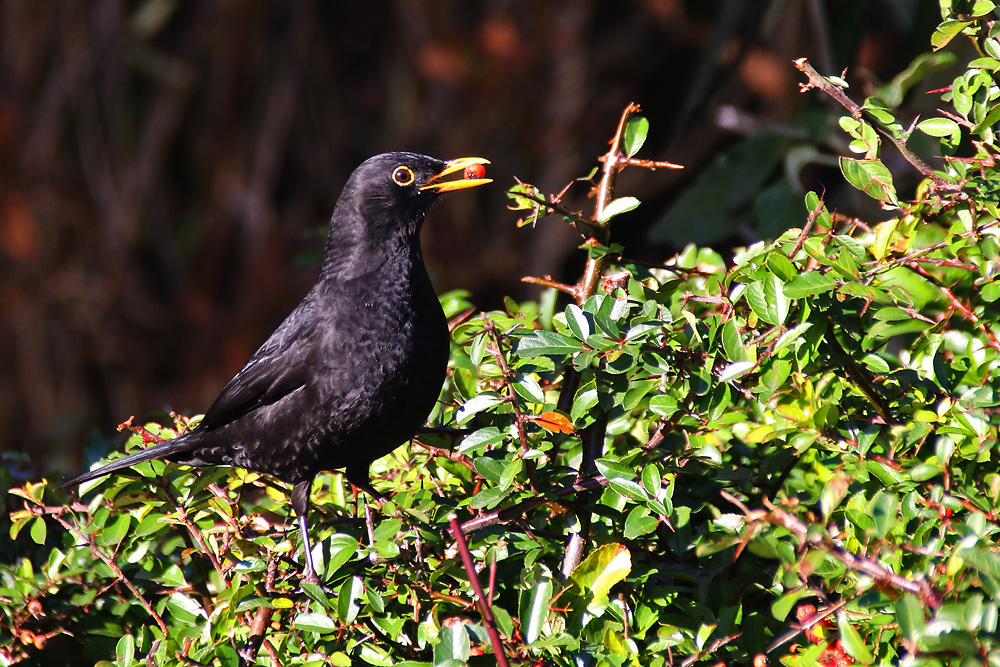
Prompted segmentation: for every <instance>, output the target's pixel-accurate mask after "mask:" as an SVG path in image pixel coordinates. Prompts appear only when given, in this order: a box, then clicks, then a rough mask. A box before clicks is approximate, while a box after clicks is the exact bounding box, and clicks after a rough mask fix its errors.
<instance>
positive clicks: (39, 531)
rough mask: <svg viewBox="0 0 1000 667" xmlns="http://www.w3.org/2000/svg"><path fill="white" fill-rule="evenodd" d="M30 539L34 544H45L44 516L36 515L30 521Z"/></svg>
mask: <svg viewBox="0 0 1000 667" xmlns="http://www.w3.org/2000/svg"><path fill="white" fill-rule="evenodd" d="M30 534H31V539H32V541H33V542H34V543H35V544H45V537H46V535H47V534H48V530H47V528H46V526H45V517H42V516H37V517H35V520H34V521H32V522H31V533H30Z"/></svg>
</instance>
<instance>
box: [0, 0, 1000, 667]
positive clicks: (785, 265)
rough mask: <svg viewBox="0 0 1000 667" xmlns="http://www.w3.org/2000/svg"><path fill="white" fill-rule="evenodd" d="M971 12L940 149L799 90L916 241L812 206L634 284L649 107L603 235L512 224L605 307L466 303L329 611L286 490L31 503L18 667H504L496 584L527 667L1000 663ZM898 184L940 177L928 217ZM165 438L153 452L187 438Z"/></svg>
mask: <svg viewBox="0 0 1000 667" xmlns="http://www.w3.org/2000/svg"><path fill="white" fill-rule="evenodd" d="M943 5H944V9H945V12H944V19H945V20H944V23H942V25H941V27H940V28H939V30H938V32H937V33H936V34H935V40H934V46H935V48H945V47H946V46H948V42H949V41H954V40H955V38H956V37H957V36H958V35H959V34H964V35H965V37H966V38H967V39H969V40H970V41H971V42H972V43H974V44H975V45H976V46H977V47H978V48H979V49H980V50H981V52H982V56H981V57H979V58H977V59H976V60H973V61H972V62H970V63H968V65H967V69H965V70H964V71H962V72H960V73H959V74H958V76H957V77H956V78H955V81H954V83H953V85H952V86H951V87H950V88H949V89H948V90H946V91H944V92H943V94H942V104H943V105H945V106H946V107H948V110H947V112H942V115H941V116H940V117H936V118H928V119H923V120H921V121H919V122H918V123H916V124H915V125H911V124H910V123H909V120H910V119H906V120H903V117H902V114H903V113H904V112H903V111H901V110H897V108H896V107H897V106H898V104H899V100H895V104H893V105H890V104H888V103H887V102H885V101H884V100H881V99H873V98H870V99H868V100H866V101H865V102H864V103H863V104H856V103H854V102H853V101H852V100H851V98H850V97H849V94H850V92H851V91H850V89H849V88H846V89H845V88H844V82H843V81H842V80H840V79H837V78H828V77H822V76H820V75H819V74H817V73H815V71H814V70H812V69H811V67H809V66H808V63H805V62H804V61H800V62H799V63H797V64H798V66H799V67H800V69H801V70H802V71H803V72H805V73H806V75H807V76H808V80H809V84H810V85H811V86H812V87H815V88H817V89H819V90H820V91H822V92H823V93H825V94H827V95H829V96H830V97H832V98H833V99H835V100H836V101H837V102H839V103H841V104H842V105H844V106H845V108H846V109H848V110H849V112H850V115H849V116H847V117H845V118H844V119H843V120H841V122H840V123H839V126H840V128H842V130H843V131H845V132H847V134H848V135H849V136H850V137H851V140H852V143H851V147H850V148H851V150H852V151H854V152H855V153H856V154H857V155H861V157H847V156H842V157H841V160H840V165H841V168H842V170H843V174H844V176H845V178H846V179H847V181H848V182H850V183H851V184H852V185H854V186H855V187H857V188H858V189H859V191H862V192H865V193H867V194H868V195H869V196H871V197H872V198H874V199H876V200H878V201H879V202H880V203H881V204H882V205H883V206H884V207H885V210H886V211H887V212H888V217H887V218H886V219H884V220H881V221H869V222H866V221H863V220H860V219H856V218H849V217H847V216H844V215H841V214H839V213H837V212H836V211H831V210H829V208H828V207H827V205H826V203H825V202H824V201H823V199H822V197H821V196H820V195H819V194H817V193H814V192H809V193H807V194H806V195H805V197H804V200H805V206H804V208H803V209H802V210H801V217H802V219H803V220H804V223H803V224H802V226H801V228H797V229H792V230H789V231H787V232H785V233H783V234H781V235H780V236H778V238H777V239H776V240H774V241H771V242H759V243H756V244H754V245H752V246H750V247H748V248H746V249H744V250H742V251H740V252H739V253H737V254H736V255H735V256H734V257H733V258H732V260H731V261H726V260H725V259H723V258H722V257H721V256H720V255H718V254H717V253H715V252H713V251H712V250H709V249H705V248H697V247H693V246H692V247H688V248H686V249H685V250H684V251H683V252H682V253H680V254H679V255H678V256H677V257H675V258H673V259H672V260H670V261H668V262H665V263H663V264H662V265H657V266H653V267H651V266H647V265H645V264H642V263H639V262H634V261H630V260H629V259H628V258H627V257H622V256H621V252H622V249H621V248H620V247H617V246H615V245H614V244H613V243H612V242H611V234H610V229H611V228H612V226H613V225H614V223H615V217H616V216H617V215H620V214H622V213H624V212H626V211H627V210H630V209H631V208H634V207H635V206H638V205H639V202H638V200H636V199H634V198H631V197H619V198H615V197H614V182H615V176H616V175H617V174H618V173H619V172H620V171H621V170H622V169H625V168H637V167H639V168H641V167H654V166H655V167H662V166H665V165H664V164H663V163H651V162H647V161H644V160H640V159H638V158H636V157H634V156H635V155H636V154H637V152H638V151H639V149H640V147H641V145H642V141H643V139H644V138H645V135H646V132H647V130H648V123H647V122H646V120H645V119H643V118H642V117H641V116H638V115H637V114H636V111H637V109H635V108H633V107H630V108H629V109H627V110H626V113H625V114H623V117H622V123H621V125H620V127H619V128H618V130H617V132H616V134H615V138H614V141H613V145H612V148H611V150H610V151H609V153H608V154H607V155H606V156H604V158H602V167H601V170H600V178H599V181H598V182H597V183H596V185H595V186H594V188H595V190H596V194H597V198H596V201H597V205H596V207H595V210H594V211H593V213H592V214H591V213H588V214H585V213H582V212H579V211H575V210H573V209H572V208H571V207H569V206H568V205H567V204H566V203H565V201H564V195H565V194H566V193H561V194H560V195H559V196H546V195H544V194H542V193H541V191H539V190H538V189H537V188H535V187H534V186H532V185H530V184H524V183H522V184H519V185H518V186H516V187H515V188H513V189H512V190H511V193H510V194H511V201H512V203H511V207H512V208H514V209H515V210H517V211H519V212H521V213H522V214H523V216H524V217H523V218H522V222H523V223H524V224H529V223H530V224H536V223H538V224H549V221H542V218H544V217H545V216H546V215H548V214H552V213H555V214H558V215H559V216H561V217H562V218H563V219H564V220H565V221H566V222H567V223H568V224H573V225H575V226H577V227H578V228H579V229H580V230H581V232H582V234H583V236H584V238H585V242H584V244H583V248H584V249H585V251H586V252H587V256H588V263H587V268H586V271H585V274H584V276H583V277H582V278H581V280H580V282H579V283H578V284H576V285H562V284H558V283H555V282H554V281H552V280H550V279H547V278H534V279H532V280H533V281H534V282H536V283H540V284H543V285H547V286H549V288H550V290H551V292H550V293H549V294H548V295H547V296H546V297H545V298H543V299H541V300H540V302H538V303H530V302H529V303H514V302H508V303H507V307H506V309H505V310H504V311H496V312H489V313H481V314H478V315H475V316H471V317H470V316H468V315H467V313H468V312H469V308H470V304H469V303H468V302H467V297H466V295H463V294H461V293H452V294H449V295H446V296H445V297H444V299H443V301H444V303H445V306H446V310H447V311H448V312H449V315H460V314H465V319H464V320H462V319H461V317H458V318H457V319H456V321H457V324H456V326H455V327H454V330H453V341H454V343H453V350H452V357H451V363H450V372H449V377H448V381H447V384H446V386H445V387H444V390H443V393H442V399H441V402H440V405H439V408H438V409H437V410H436V412H435V414H434V415H432V422H433V423H434V424H438V425H441V426H443V427H446V428H439V429H436V430H434V431H433V432H430V433H427V434H424V435H421V436H420V438H419V443H417V444H414V445H413V446H410V447H406V448H401V449H400V450H397V451H396V452H395V453H393V454H392V455H390V456H389V457H386V458H385V459H382V460H381V461H380V462H378V463H377V464H376V466H374V467H373V470H374V472H375V478H376V479H375V484H376V486H377V487H379V488H381V489H382V490H383V491H384V492H386V493H388V494H390V496H391V500H390V501H389V502H388V503H386V504H385V505H383V506H382V507H381V508H373V507H370V506H368V504H367V500H366V498H365V497H364V496H363V495H362V496H357V497H355V496H351V495H348V494H347V493H345V486H344V483H343V480H342V479H341V477H340V475H339V474H331V475H327V476H325V477H323V478H321V479H320V480H318V482H317V485H316V486H315V487H314V489H313V500H314V510H313V511H314V512H315V515H314V521H313V525H314V526H315V527H316V535H314V536H313V538H314V543H315V545H316V546H315V553H314V557H315V559H316V562H317V565H318V568H319V569H320V571H321V572H322V573H323V574H322V578H323V580H324V582H325V585H324V586H322V587H320V586H311V585H300V565H299V563H300V554H298V552H297V549H298V547H299V541H298V539H297V536H296V534H295V532H294V530H293V531H288V532H286V530H285V529H284V528H283V524H287V525H292V524H293V522H292V521H291V520H290V517H289V516H288V512H289V509H288V508H289V503H288V497H287V491H286V490H285V489H284V488H282V487H281V486H280V485H276V484H274V483H272V482H271V481H269V480H268V479H266V478H262V477H260V476H258V475H254V474H246V473H241V472H238V471H231V470H228V469H218V470H211V469H210V470H201V471H195V472H192V471H191V470H189V469H185V468H182V467H179V466H176V465H173V464H165V463H162V462H150V463H145V464H142V465H140V466H137V468H136V473H137V475H136V476H130V477H124V476H115V477H111V478H110V479H106V480H100V481H96V482H93V483H90V484H88V485H86V486H85V487H84V489H82V491H85V492H86V491H89V492H90V495H89V496H85V501H71V500H70V499H69V498H68V497H67V496H66V495H65V494H63V493H61V492H58V491H55V490H53V489H52V488H51V487H50V486H49V485H48V483H47V482H45V481H42V482H40V483H29V484H25V485H23V486H21V487H19V488H13V489H11V493H12V494H14V495H15V496H17V497H18V498H20V499H21V500H23V508H21V509H16V510H14V511H13V512H12V513H11V514H10V522H11V524H10V533H11V536H12V538H13V539H14V540H15V543H14V546H13V547H12V548H11V550H12V554H11V555H12V558H10V559H7V561H8V564H3V565H0V577H2V583H0V606H2V607H3V609H4V617H3V620H2V621H0V623H2V625H0V628H2V630H3V632H4V633H5V635H6V636H4V637H3V642H4V649H3V650H4V651H5V653H4V659H5V661H6V662H15V661H17V660H20V659H23V658H31V659H33V660H35V661H41V660H46V659H47V660H51V661H56V660H59V661H62V662H76V663H80V664H83V663H93V662H96V661H98V660H105V661H108V663H106V664H110V663H113V664H119V665H131V664H135V663H138V662H143V661H146V659H147V656H148V657H151V658H152V660H153V661H155V663H156V664H214V665H236V664H240V663H241V662H243V661H248V662H254V661H256V662H258V663H260V664H268V665H307V664H308V665H311V664H315V665H321V664H334V665H347V664H373V665H388V664H432V663H433V664H437V665H451V664H462V663H469V664H495V663H496V662H497V657H496V656H495V655H491V653H493V651H494V649H493V648H492V646H491V644H490V641H489V639H488V638H487V630H488V628H487V627H486V625H485V623H484V621H483V620H482V618H483V616H481V615H480V613H479V612H478V611H476V609H475V608H474V607H473V597H474V596H473V593H472V587H471V579H470V577H471V576H473V575H474V576H478V577H479V578H480V579H481V580H482V581H483V586H484V588H485V589H486V590H487V598H488V607H489V609H490V610H491V611H492V616H493V617H495V624H496V628H497V629H498V630H499V633H500V636H501V637H502V638H503V641H504V643H503V651H504V652H505V653H506V655H507V656H508V657H509V658H510V659H511V661H512V662H513V663H515V664H530V663H532V662H534V661H537V660H540V661H542V663H543V664H551V665H575V664H580V665H598V664H601V665H603V664H608V665H638V664H642V665H654V666H655V665H666V664H692V663H694V662H699V661H710V662H711V663H713V664H714V663H718V662H723V663H726V664H730V663H733V664H749V663H751V662H754V663H755V664H760V662H761V660H763V657H762V656H761V655H760V654H766V655H767V656H769V658H770V660H771V661H772V663H777V662H780V663H781V664H786V665H790V666H797V665H808V664H815V663H816V662H819V663H820V664H852V663H859V664H869V663H871V664H904V665H944V664H1000V646H998V643H997V620H998V607H997V597H998V594H1000V553H998V552H997V549H996V546H995V544H996V533H997V525H998V519H997V511H998V506H1000V499H998V494H1000V470H998V460H1000V457H998V456H997V453H996V452H995V449H996V446H997V445H996V441H997V433H998V417H997V415H998V412H997V405H998V397H997V391H998V388H1000V387H998V383H997V379H996V368H997V361H998V357H1000V343H998V341H997V330H998V319H1000V317H998V311H997V309H996V307H995V303H996V301H997V300H998V299H1000V287H998V283H997V281H996V280H995V277H996V273H997V270H998V266H1000V244H998V239H997V230H998V218H1000V211H998V209H997V207H998V197H997V193H998V192H1000V187H998V183H1000V170H998V169H997V166H996V164H995V158H996V156H997V154H998V151H997V149H996V147H995V145H994V137H993V126H994V124H995V122H996V121H997V120H998V118H1000V116H998V114H997V112H996V109H998V108H1000V104H998V100H997V99H996V98H997V97H1000V93H998V88H997V86H996V82H995V81H994V76H995V73H996V72H997V71H998V70H1000V46H998V45H1000V41H998V39H997V37H995V36H994V35H993V33H994V27H993V23H992V20H991V19H990V17H991V16H993V15H994V14H995V13H996V9H995V7H994V5H993V3H992V2H986V1H984V0H979V1H978V2H975V3H971V2H968V3H961V6H960V3H958V2H955V3H943ZM851 105H853V106H851ZM918 133H920V134H923V135H927V136H929V137H933V138H934V139H935V140H938V139H939V140H940V148H939V149H937V151H936V152H937V153H941V154H944V155H945V157H944V158H939V159H936V162H937V163H938V166H937V168H935V169H932V168H931V167H929V166H928V165H927V164H925V163H924V161H923V160H921V159H920V158H918V157H917V156H916V155H915V154H914V153H913V152H912V151H911V149H910V148H909V147H908V144H909V140H910V139H911V137H912V136H915V135H917V134H918ZM889 151H892V152H893V155H894V156H895V155H902V156H903V157H904V158H905V160H907V161H908V164H907V165H906V168H907V169H910V168H912V169H915V170H917V171H918V172H919V173H921V174H922V176H923V178H924V180H923V181H922V183H921V185H920V186H919V188H918V190H917V192H916V193H915V195H914V196H913V197H912V198H910V199H907V198H906V197H905V196H903V194H902V193H900V192H898V191H897V189H896V182H897V181H898V179H894V178H893V176H894V175H897V174H896V171H897V170H898V169H902V167H899V166H898V165H897V163H893V162H887V161H886V159H885V158H886V154H887V152H889ZM958 155H968V157H957V156H958ZM894 165H896V166H894ZM596 176H597V173H596V172H595V173H593V174H591V175H590V178H588V179H586V180H588V181H589V180H590V179H593V178H595V177H596ZM576 187H577V188H579V187H581V186H580V185H577V186H576ZM555 224H558V223H555ZM560 291H561V292H564V293H567V294H569V295H570V296H571V297H572V299H571V300H570V302H569V303H567V304H565V305H559V306H557V305H556V304H557V303H558V302H557V300H556V298H555V294H556V292H560ZM175 426H176V428H185V427H186V426H187V425H186V424H185V423H184V422H183V420H181V421H180V422H179V423H178V424H176V425H175ZM146 428H148V429H149V431H153V432H154V433H148V432H146V431H145V430H144V429H136V431H137V432H136V434H135V435H134V436H133V437H132V439H131V440H130V442H129V448H130V449H131V448H137V447H140V446H143V444H144V442H145V441H147V440H148V439H149V438H150V437H152V436H153V435H159V436H162V437H169V436H170V435H172V433H173V432H174V431H173V429H172V428H160V427H159V426H156V425H148V426H147V427H146ZM4 484H5V485H6V486H13V483H12V481H11V478H10V477H9V475H8V476H7V477H5V478H4ZM66 502H70V504H69V505H68V506H64V503H66ZM452 514H457V515H458V516H459V518H460V520H461V521H462V524H463V528H464V529H465V531H466V533H467V537H466V539H467V540H468V542H469V546H470V548H471V551H472V556H473V558H474V560H475V561H476V563H477V565H478V567H479V571H478V572H477V573H470V572H469V571H467V570H466V569H465V568H463V566H462V562H461V559H460V557H459V552H458V550H457V549H456V544H455V539H454V538H453V537H452V536H451V535H450V534H449V533H448V532H447V525H448V517H449V516H450V515H452ZM369 526H370V529H371V534H370V536H369V534H368V529H369V528H368V527H369ZM83 637H86V638H87V641H85V642H84V641H79V642H78V639H79V638H83ZM53 655H54V656H55V657H47V656H53ZM755 657H756V659H755Z"/></svg>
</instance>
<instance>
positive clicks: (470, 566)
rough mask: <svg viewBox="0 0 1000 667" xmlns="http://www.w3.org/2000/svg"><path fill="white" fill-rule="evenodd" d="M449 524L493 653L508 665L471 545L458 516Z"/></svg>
mask: <svg viewBox="0 0 1000 667" xmlns="http://www.w3.org/2000/svg"><path fill="white" fill-rule="evenodd" d="M448 525H449V527H450V529H451V534H452V537H454V538H455V544H456V545H458V552H459V553H460V554H461V555H462V564H463V565H464V566H465V573H466V574H467V575H468V577H469V583H470V584H472V592H473V593H474V594H475V596H476V606H478V607H479V614H480V616H482V618H483V625H485V626H486V632H487V633H488V634H489V636H490V643H491V644H492V645H493V655H494V657H495V658H496V661H497V665H499V667H507V654H506V653H504V650H503V640H501V639H500V633H499V631H497V624H496V620H495V619H494V618H493V610H492V609H491V608H490V605H489V604H488V601H487V598H486V595H485V594H484V593H483V585H482V583H480V581H479V574H478V573H477V572H476V566H475V563H473V562H472V554H471V553H469V545H468V544H466V543H465V535H463V534H462V527H461V526H460V525H459V523H458V517H457V516H455V515H454V514H451V515H450V516H449V517H448Z"/></svg>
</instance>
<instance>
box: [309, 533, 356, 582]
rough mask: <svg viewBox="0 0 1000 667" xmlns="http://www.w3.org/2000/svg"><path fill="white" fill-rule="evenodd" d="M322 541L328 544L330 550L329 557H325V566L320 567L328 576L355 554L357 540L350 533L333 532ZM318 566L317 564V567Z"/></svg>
mask: <svg viewBox="0 0 1000 667" xmlns="http://www.w3.org/2000/svg"><path fill="white" fill-rule="evenodd" d="M323 543H324V544H325V545H328V547H329V550H330V557H329V559H327V561H326V564H325V567H323V568H321V569H322V570H323V571H324V572H325V573H326V576H328V577H329V576H331V575H332V574H333V573H334V572H336V571H337V570H339V569H340V568H341V567H342V566H343V565H344V564H345V563H347V562H348V561H350V560H353V559H354V558H355V557H356V556H357V553H358V540H357V538H355V537H354V536H352V535H346V534H344V533H334V534H333V535H331V536H330V537H328V538H327V539H325V540H324V541H323ZM317 546H320V545H317ZM319 567H320V566H319V565H317V568H319Z"/></svg>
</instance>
